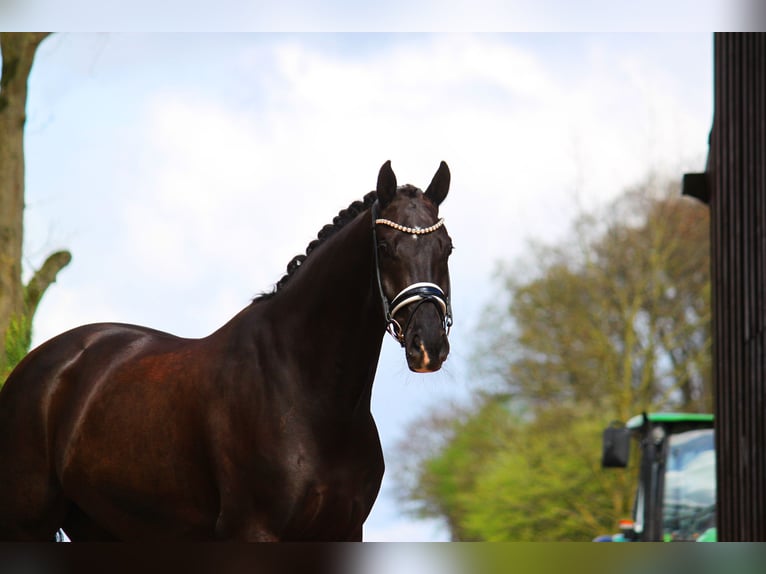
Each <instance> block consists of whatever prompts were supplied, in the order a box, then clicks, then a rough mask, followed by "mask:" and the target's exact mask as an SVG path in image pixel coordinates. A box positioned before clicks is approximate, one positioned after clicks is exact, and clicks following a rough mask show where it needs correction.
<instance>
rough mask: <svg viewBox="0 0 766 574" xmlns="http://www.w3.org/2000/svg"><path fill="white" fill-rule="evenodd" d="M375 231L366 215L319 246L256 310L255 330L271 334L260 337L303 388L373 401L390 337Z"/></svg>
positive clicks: (254, 308)
mask: <svg viewBox="0 0 766 574" xmlns="http://www.w3.org/2000/svg"><path fill="white" fill-rule="evenodd" d="M370 226H371V223H370V214H369V212H367V211H365V212H364V213H362V214H360V215H359V216H358V217H357V218H356V219H354V220H353V221H352V222H350V223H348V224H347V225H346V226H345V227H343V228H342V229H340V230H339V231H338V232H337V233H336V234H335V235H333V236H332V237H331V238H329V239H327V240H326V241H325V243H323V244H322V245H320V246H319V247H317V248H316V249H315V250H314V251H313V252H312V253H311V255H310V256H309V257H307V258H306V259H305V261H304V263H303V264H302V265H301V267H300V269H298V270H297V271H296V273H295V275H294V276H293V277H291V278H290V280H289V281H288V282H287V283H286V284H285V286H284V287H282V289H281V290H280V292H278V293H277V294H275V295H274V296H273V297H271V298H270V299H267V300H265V301H262V302H259V303H255V304H254V305H253V306H252V307H251V309H252V311H253V321H252V322H251V323H250V325H249V327H248V328H250V329H253V330H257V329H260V328H265V329H268V330H269V332H268V333H265V335H266V336H265V337H262V338H259V340H261V341H262V342H263V344H264V345H267V346H271V345H273V348H274V349H278V353H279V356H280V358H281V359H283V360H285V361H289V363H290V369H291V370H292V371H293V372H299V373H300V375H299V378H300V379H301V383H302V384H307V385H309V386H311V387H313V388H314V389H315V390H317V392H323V391H324V392H329V393H333V394H336V395H337V394H338V393H345V394H346V396H349V397H351V396H354V397H356V398H354V399H353V401H354V402H358V401H359V400H361V401H363V402H364V401H366V402H367V404H369V399H370V394H371V388H372V379H373V378H374V375H375V370H376V367H377V362H378V356H379V354H380V347H381V344H382V339H383V335H384V334H385V322H384V320H383V314H382V311H381V303H380V294H379V293H378V292H377V289H375V288H374V286H375V283H374V276H375V267H374V261H373V251H372V249H373V247H372V232H371V227H370ZM259 307H260V308H259ZM263 319H265V323H266V325H264V324H263V323H264V321H263ZM259 323H261V324H259Z"/></svg>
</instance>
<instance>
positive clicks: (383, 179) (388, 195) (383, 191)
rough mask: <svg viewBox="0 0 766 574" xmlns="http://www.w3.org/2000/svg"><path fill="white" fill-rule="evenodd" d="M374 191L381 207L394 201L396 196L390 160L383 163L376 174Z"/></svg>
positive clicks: (394, 177)
mask: <svg viewBox="0 0 766 574" xmlns="http://www.w3.org/2000/svg"><path fill="white" fill-rule="evenodd" d="M376 191H377V194H378V201H379V202H380V205H381V207H383V206H384V205H388V203H389V202H390V201H391V200H392V199H394V195H395V194H396V176H395V175H394V170H393V169H391V160H388V161H387V162H386V163H384V164H383V166H382V167H381V168H380V171H379V172H378V187H377V190H376Z"/></svg>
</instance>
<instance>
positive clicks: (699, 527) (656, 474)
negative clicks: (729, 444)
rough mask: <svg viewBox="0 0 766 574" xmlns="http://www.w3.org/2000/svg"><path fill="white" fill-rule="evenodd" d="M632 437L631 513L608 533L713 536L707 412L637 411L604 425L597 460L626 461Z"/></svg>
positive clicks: (643, 537)
mask: <svg viewBox="0 0 766 574" xmlns="http://www.w3.org/2000/svg"><path fill="white" fill-rule="evenodd" d="M634 441H635V442H636V444H637V446H638V449H639V456H640V457H641V458H640V461H639V471H638V485H637V488H636V495H635V502H634V505H633V516H632V520H630V521H627V522H623V523H621V530H622V532H621V533H620V534H618V535H615V536H612V537H611V539H612V540H615V541H617V540H625V541H643V542H649V541H703V540H710V539H715V520H716V518H715V505H716V474H715V473H716V465H715V441H714V434H713V415H710V414H698V413H652V414H646V413H643V414H641V415H638V416H635V417H633V418H631V419H630V420H629V421H628V422H627V423H626V424H624V425H622V424H619V423H612V425H610V426H609V427H608V428H607V429H606V430H605V431H604V444H603V451H602V459H601V463H602V466H603V467H604V468H625V467H627V466H628V459H629V455H630V449H631V443H632V442H634ZM599 539H600V540H603V539H604V537H600V538H599Z"/></svg>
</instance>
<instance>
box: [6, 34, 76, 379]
mask: <svg viewBox="0 0 766 574" xmlns="http://www.w3.org/2000/svg"><path fill="white" fill-rule="evenodd" d="M47 35H48V34H46V33H27V32H23V33H22V32H19V33H11V32H3V33H2V34H0V52H2V69H0V385H2V383H3V382H4V381H5V379H6V377H7V375H8V374H9V373H10V370H11V369H12V368H13V367H14V365H15V364H16V363H17V362H18V361H20V360H21V358H22V357H23V356H24V355H25V354H26V353H27V351H28V350H29V346H30V344H31V341H32V321H33V318H34V315H35V312H36V311H37V306H38V304H39V303H40V300H41V299H42V297H43V295H44V294H45V291H46V289H48V287H49V286H50V285H51V283H53V282H54V281H55V280H56V276H57V275H58V272H59V271H60V270H61V269H63V268H64V267H65V266H66V265H68V264H69V262H70V260H71V255H70V253H69V252H68V251H57V252H55V253H53V254H51V255H49V256H48V258H47V259H46V260H45V262H44V263H43V264H42V266H41V267H40V268H39V269H37V270H36V271H35V272H34V273H33V274H32V277H31V278H30V279H29V281H27V282H26V283H25V282H24V281H23V280H22V246H23V242H24V175H25V173H24V165H25V163H24V126H25V124H26V105H27V80H28V79H29V74H30V72H31V70H32V64H33V62H34V58H35V54H36V52H37V48H38V46H39V45H40V43H41V42H42V41H43V40H44V39H45V38H46V36H47Z"/></svg>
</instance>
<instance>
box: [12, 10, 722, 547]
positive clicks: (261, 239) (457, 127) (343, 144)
mask: <svg viewBox="0 0 766 574" xmlns="http://www.w3.org/2000/svg"><path fill="white" fill-rule="evenodd" d="M38 1H42V0H38ZM594 4H595V3H594ZM498 5H499V4H498ZM64 28H66V26H62V29H64ZM28 112H29V118H28V124H27V125H28V131H27V172H28V176H27V177H28V180H27V206H28V208H27V215H26V225H27V239H26V253H27V261H26V264H27V269H28V270H29V269H31V268H33V267H34V266H36V265H39V264H40V263H41V262H42V260H43V259H44V257H45V255H47V253H49V252H50V251H52V250H54V249H57V248H60V247H66V248H69V249H70V250H71V251H72V253H73V256H74V259H73V262H72V264H71V265H70V266H69V267H68V268H67V269H66V270H64V271H63V272H62V273H61V275H60V277H59V281H58V282H57V283H56V284H55V285H54V286H53V287H52V288H51V290H50V291H49V293H48V294H47V295H46V297H45V299H44V300H43V303H42V304H41V306H40V309H39V311H38V315H37V319H36V330H35V343H39V342H41V341H43V340H45V339H47V338H49V337H51V336H53V335H55V334H57V333H59V332H61V331H63V330H65V329H68V328H70V327H73V326H76V325H79V324H82V323H86V322H93V321H124V322H129V323H138V324H144V325H148V326H151V327H155V328H159V329H163V330H166V331H170V332H173V333H176V334H179V335H183V336H190V337H196V336H203V335H206V334H208V333H209V332H211V331H212V330H214V329H215V328H217V327H218V326H220V325H221V324H223V323H224V322H225V321H226V320H227V319H228V318H230V317H231V316H232V315H234V314H235V313H236V312H237V311H239V310H240V309H241V308H242V307H244V306H245V305H246V304H247V303H248V302H249V300H250V298H251V297H253V296H254V295H256V294H258V293H260V292H262V291H267V290H270V289H271V287H272V285H273V284H274V282H276V281H277V280H278V279H279V277H280V276H281V275H282V273H283V271H284V266H285V265H286V264H287V262H288V261H289V260H290V258H291V257H292V256H293V255H295V254H297V253H299V252H303V251H304V249H305V247H306V245H307V244H308V242H309V241H310V240H311V239H313V238H314V237H315V235H316V233H317V231H318V230H319V229H320V228H321V227H322V226H323V225H324V224H325V223H328V222H329V221H330V220H331V219H332V217H333V216H334V215H335V214H336V213H337V212H338V211H339V210H340V209H342V208H344V207H346V206H347V205H348V204H349V203H350V202H351V201H353V200H356V199H359V198H361V197H362V196H363V195H364V194H365V193H366V192H367V191H369V190H371V189H373V187H374V185H375V180H376V176H377V170H378V168H379V167H380V165H381V164H382V163H383V162H384V161H386V160H388V159H390V160H392V163H393V167H394V170H395V171H396V173H397V176H398V178H399V181H400V182H401V183H405V182H409V183H413V184H415V185H419V186H421V187H424V186H426V185H427V184H428V182H429V181H430V178H431V177H432V175H433V173H434V171H435V170H436V168H437V166H438V164H439V161H441V160H442V159H443V160H446V161H447V162H448V163H449V164H450V167H451V170H452V176H453V177H452V190H451V192H450V196H449V197H448V198H447V200H446V201H445V203H444V204H443V206H442V215H443V216H444V217H445V219H446V224H447V227H448V229H449V231H450V234H451V235H452V237H453V239H454V242H455V245H456V251H455V253H454V255H453V257H452V259H451V272H452V285H453V299H454V303H453V306H454V311H455V327H454V329H453V333H452V348H453V351H452V353H451V356H450V359H449V361H448V363H447V365H446V366H445V369H444V370H443V371H442V372H440V373H438V374H434V375H425V376H423V375H416V374H413V373H410V372H409V371H408V370H407V368H406V365H405V361H404V357H403V356H402V353H401V350H400V349H399V347H398V345H397V344H396V343H395V342H394V341H393V340H389V339H388V338H387V339H386V341H385V343H384V348H383V354H382V357H381V361H380V366H379V370H378V375H377V378H376V383H375V388H374V397H373V412H374V414H375V416H376V420H377V422H378V425H379V428H380V431H381V438H382V441H383V446H384V451H385V453H386V456H387V462H388V466H389V469H393V468H395V462H394V461H392V460H391V457H392V456H393V455H394V453H393V447H394V445H395V444H396V442H397V441H399V440H401V439H402V438H403V437H404V436H405V435H404V433H405V431H406V426H407V424H409V423H410V422H412V421H413V420H415V419H416V418H417V417H418V416H421V415H422V414H424V413H425V412H426V411H427V410H428V409H429V408H432V407H434V406H437V405H440V404H443V403H445V402H449V401H453V400H457V401H461V400H465V399H466V397H468V396H470V394H471V393H472V392H473V391H474V390H475V389H476V388H477V386H478V385H479V384H481V383H482V381H480V380H478V379H477V378H476V375H475V364H472V363H471V362H470V360H469V356H470V355H472V354H475V353H477V351H478V355H479V357H480V349H476V348H475V344H474V340H475V339H476V334H477V332H479V330H480V329H481V325H480V315H481V310H482V309H483V307H484V306H486V305H487V304H488V303H490V302H491V300H492V297H493V293H494V291H495V290H496V289H497V285H496V284H495V283H493V273H494V270H495V268H496V266H497V264H498V262H500V261H512V260H514V259H516V258H518V257H520V256H523V255H524V254H525V248H526V242H527V241H528V240H529V239H536V240H543V241H554V240H556V239H558V238H561V237H563V236H564V234H565V233H566V230H567V226H568V225H569V223H570V222H571V220H572V218H573V217H574V215H575V213H576V211H577V209H578V206H584V207H586V208H588V207H593V206H596V205H600V204H602V203H603V202H604V201H607V200H609V199H610V198H613V197H615V196H616V195H617V194H618V193H619V192H621V191H622V190H624V189H625V188H626V187H628V186H630V185H633V184H635V183H637V182H639V181H641V180H642V178H643V177H644V176H645V175H646V174H647V173H648V172H649V171H652V170H654V171H657V172H660V173H663V174H667V175H669V176H671V177H677V178H680V176H681V174H682V173H683V172H684V171H699V170H701V169H703V167H704V162H705V157H706V153H707V135H708V131H709V129H710V125H711V121H712V35H711V34H710V33H708V32H696V33H667V34H665V33H653V34H643V33H642V34H618V33H614V32H611V33H595V34H591V33H589V34H584V33H560V34H559V33H542V34H537V33H523V34H471V33H456V34H445V33H436V34H425V33H418V34H400V33H394V34H389V33H385V34H358V33H357V34H329V33H322V34H301V33H286V34H281V33H267V34H227V33H202V34H192V33H161V34H154V33H132V32H131V33H118V32H109V33H87V34H81V33H65V34H56V35H53V36H52V37H50V38H49V39H47V40H46V41H45V43H44V44H43V45H42V46H41V48H40V50H39V52H38V57H37V60H36V64H35V67H34V69H33V73H32V77H31V79H30V96H29V108H28ZM608 418H609V417H608V416H607V419H608ZM606 422H608V421H606ZM391 488H392V483H391V480H390V476H389V477H387V478H386V480H385V481H384V485H383V490H382V493H381V496H380V498H379V500H378V503H377V505H376V507H375V509H374V510H373V513H372V515H371V517H370V519H369V521H368V523H367V525H366V529H365V530H366V536H367V538H368V539H370V540H407V541H428V540H443V539H444V538H445V536H446V532H445V531H444V529H443V528H441V527H440V526H439V525H438V524H436V523H431V522H416V521H413V520H412V519H410V518H409V517H406V516H403V515H402V514H401V512H400V509H398V508H397V507H396V505H395V504H394V502H393V494H392V491H391Z"/></svg>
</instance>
